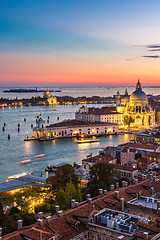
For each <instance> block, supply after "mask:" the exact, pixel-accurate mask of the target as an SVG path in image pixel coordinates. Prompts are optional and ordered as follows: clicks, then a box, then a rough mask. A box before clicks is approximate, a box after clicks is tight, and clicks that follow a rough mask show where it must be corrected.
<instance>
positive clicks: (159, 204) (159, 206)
mask: <svg viewBox="0 0 160 240" xmlns="http://www.w3.org/2000/svg"><path fill="white" fill-rule="evenodd" d="M158 208H160V201H157V210H158Z"/></svg>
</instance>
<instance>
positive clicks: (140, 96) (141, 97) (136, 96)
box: [130, 80, 148, 102]
mask: <svg viewBox="0 0 160 240" xmlns="http://www.w3.org/2000/svg"><path fill="white" fill-rule="evenodd" d="M130 101H132V102H133V101H134V102H136V101H141V102H144V101H145V102H146V101H148V98H147V95H146V94H145V92H143V91H142V88H141V84H140V82H139V80H138V83H137V86H136V90H135V91H134V92H133V93H132V94H131V96H130Z"/></svg>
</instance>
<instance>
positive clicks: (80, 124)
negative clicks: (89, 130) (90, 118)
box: [46, 119, 117, 128]
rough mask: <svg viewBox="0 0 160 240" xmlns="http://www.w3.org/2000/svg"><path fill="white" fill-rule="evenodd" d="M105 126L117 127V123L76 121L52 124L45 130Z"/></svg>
mask: <svg viewBox="0 0 160 240" xmlns="http://www.w3.org/2000/svg"><path fill="white" fill-rule="evenodd" d="M95 125H97V126H99V125H100V126H105V125H117V123H102V122H85V121H77V120H74V119H73V120H66V121H63V122H60V123H54V124H50V125H48V126H46V128H51V127H74V126H95Z"/></svg>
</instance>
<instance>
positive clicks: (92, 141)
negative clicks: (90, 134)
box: [77, 139, 100, 144]
mask: <svg viewBox="0 0 160 240" xmlns="http://www.w3.org/2000/svg"><path fill="white" fill-rule="evenodd" d="M94 142H100V139H82V140H78V141H77V143H78V144H79V143H94Z"/></svg>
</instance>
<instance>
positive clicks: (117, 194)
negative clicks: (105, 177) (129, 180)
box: [115, 191, 119, 200]
mask: <svg viewBox="0 0 160 240" xmlns="http://www.w3.org/2000/svg"><path fill="white" fill-rule="evenodd" d="M115 198H116V199H117V200H119V191H115Z"/></svg>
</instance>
